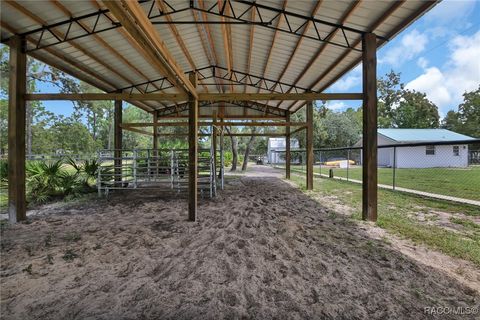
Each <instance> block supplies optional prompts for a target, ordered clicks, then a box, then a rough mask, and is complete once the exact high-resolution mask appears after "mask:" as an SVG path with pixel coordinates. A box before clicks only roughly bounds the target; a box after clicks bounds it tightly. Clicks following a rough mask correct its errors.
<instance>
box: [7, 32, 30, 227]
mask: <svg viewBox="0 0 480 320" xmlns="http://www.w3.org/2000/svg"><path fill="white" fill-rule="evenodd" d="M9 45H10V73H9V77H10V82H9V86H8V90H9V91H8V93H9V94H8V219H9V221H10V223H16V222H18V221H22V220H26V219H27V208H26V207H27V205H26V197H25V121H26V105H25V99H24V94H25V93H26V89H27V88H26V87H27V56H26V55H25V52H24V50H25V39H22V38H20V37H18V36H14V37H12V38H11V39H10V41H9Z"/></svg>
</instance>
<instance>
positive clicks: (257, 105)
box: [156, 101, 287, 117]
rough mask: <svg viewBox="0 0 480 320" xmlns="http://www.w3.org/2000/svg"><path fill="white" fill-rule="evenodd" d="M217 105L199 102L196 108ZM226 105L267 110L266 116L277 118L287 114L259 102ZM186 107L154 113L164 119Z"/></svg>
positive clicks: (175, 107)
mask: <svg viewBox="0 0 480 320" xmlns="http://www.w3.org/2000/svg"><path fill="white" fill-rule="evenodd" d="M218 103H219V101H216V102H211V101H201V102H200V103H199V105H198V106H199V107H200V108H202V107H209V106H214V105H217V106H218ZM228 103H229V104H230V105H233V106H238V107H244V108H247V109H251V110H255V111H261V112H264V110H265V109H266V110H268V111H267V114H269V115H274V116H279V117H285V116H286V113H287V111H286V110H282V109H276V108H274V107H272V106H269V105H266V104H263V103H259V102H254V101H231V102H228ZM188 107H189V104H188V102H184V103H180V104H178V105H177V106H168V107H166V108H162V109H159V110H157V111H156V112H157V115H158V117H166V116H169V115H172V114H179V113H181V112H184V111H187V110H188ZM219 107H220V106H219Z"/></svg>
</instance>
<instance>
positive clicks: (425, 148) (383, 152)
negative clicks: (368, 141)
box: [355, 129, 474, 168]
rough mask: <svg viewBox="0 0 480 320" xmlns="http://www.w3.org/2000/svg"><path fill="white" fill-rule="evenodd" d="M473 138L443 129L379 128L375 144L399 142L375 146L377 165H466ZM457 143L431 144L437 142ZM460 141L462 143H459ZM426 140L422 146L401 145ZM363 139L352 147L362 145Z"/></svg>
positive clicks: (413, 166)
mask: <svg viewBox="0 0 480 320" xmlns="http://www.w3.org/2000/svg"><path fill="white" fill-rule="evenodd" d="M472 139H474V138H472V137H469V136H466V135H463V134H459V133H456V132H453V131H449V130H446V129H378V140H377V141H378V146H379V147H380V146H385V145H398V147H396V148H395V149H396V150H395V152H394V148H393V147H392V148H379V149H378V165H379V166H381V167H393V165H394V155H395V156H396V167H397V168H434V167H459V168H461V167H467V166H468V140H472ZM446 141H447V142H448V141H452V142H453V141H455V142H456V143H452V144H446V145H445V144H444V145H434V144H435V143H436V142H446ZM459 141H461V143H458V142H459ZM408 143H425V145H421V146H413V147H402V144H408ZM361 145H362V140H360V141H358V142H357V143H356V144H355V146H361Z"/></svg>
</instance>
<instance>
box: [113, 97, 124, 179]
mask: <svg viewBox="0 0 480 320" xmlns="http://www.w3.org/2000/svg"><path fill="white" fill-rule="evenodd" d="M114 104H115V105H114V115H113V145H114V149H115V150H114V152H113V154H114V158H115V159H114V161H113V163H114V167H115V169H114V172H115V181H116V182H120V181H122V176H121V174H122V168H121V166H122V160H121V159H120V158H121V157H122V113H123V110H122V100H115V103H114Z"/></svg>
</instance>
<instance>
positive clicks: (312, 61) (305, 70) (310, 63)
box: [287, 0, 362, 110]
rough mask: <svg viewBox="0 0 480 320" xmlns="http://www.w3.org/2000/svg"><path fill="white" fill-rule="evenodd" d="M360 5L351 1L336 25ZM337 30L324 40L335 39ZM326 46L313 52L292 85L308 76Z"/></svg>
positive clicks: (344, 21)
mask: <svg viewBox="0 0 480 320" xmlns="http://www.w3.org/2000/svg"><path fill="white" fill-rule="evenodd" d="M361 4H362V0H359V1H352V2H351V4H350V6H349V7H348V9H347V10H346V11H345V12H344V13H343V15H342V17H341V18H340V19H339V20H338V21H337V23H338V24H340V25H344V24H345V23H346V22H347V19H348V18H349V17H350V16H351V15H352V13H353V11H354V10H355V9H356V8H358V7H361ZM338 30H339V29H338V28H333V29H332V31H331V32H330V34H329V35H328V36H327V37H326V38H325V39H324V40H330V39H333V38H334V37H335V35H336V34H337V32H338ZM327 45H328V43H323V44H322V45H321V46H320V47H319V48H318V50H317V52H315V54H314V55H313V56H312V57H311V58H310V61H308V63H306V64H305V67H304V68H303V70H302V72H300V73H299V74H298V76H297V77H296V78H295V81H294V82H293V83H298V82H300V80H302V78H303V77H304V76H305V75H306V74H308V70H310V68H311V67H312V66H313V65H314V64H315V62H316V61H317V59H319V58H320V57H323V55H322V53H323V51H324V50H325V49H326V48H327ZM336 64H337V63H334V65H336ZM311 87H313V86H311ZM291 90H292V88H290V89H289V90H288V91H287V92H290V91H291ZM294 105H295V103H292V104H291V105H289V106H288V108H287V109H289V110H290V109H291V108H292V107H293V106H294Z"/></svg>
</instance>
